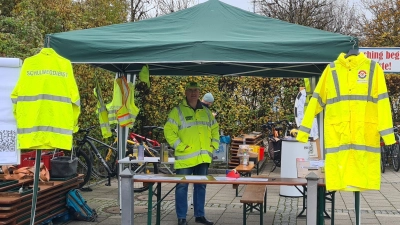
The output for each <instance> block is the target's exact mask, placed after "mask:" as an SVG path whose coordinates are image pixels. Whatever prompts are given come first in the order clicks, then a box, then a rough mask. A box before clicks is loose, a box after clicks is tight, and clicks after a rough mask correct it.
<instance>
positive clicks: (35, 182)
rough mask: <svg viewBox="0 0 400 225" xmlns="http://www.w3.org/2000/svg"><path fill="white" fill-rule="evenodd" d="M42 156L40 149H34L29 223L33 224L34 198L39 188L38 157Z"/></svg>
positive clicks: (34, 212) (35, 198)
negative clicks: (34, 157) (33, 172)
mask: <svg viewBox="0 0 400 225" xmlns="http://www.w3.org/2000/svg"><path fill="white" fill-rule="evenodd" d="M41 158H42V150H40V149H38V150H36V159H35V174H34V179H33V197H32V209H31V220H30V225H34V224H35V214H36V200H37V193H38V189H39V168H40V159H41Z"/></svg>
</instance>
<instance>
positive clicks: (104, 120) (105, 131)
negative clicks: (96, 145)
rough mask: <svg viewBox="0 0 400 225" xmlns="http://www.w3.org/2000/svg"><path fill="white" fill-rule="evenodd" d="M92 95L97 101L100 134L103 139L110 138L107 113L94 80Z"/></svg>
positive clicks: (98, 87) (97, 84) (98, 86)
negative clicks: (94, 85)
mask: <svg viewBox="0 0 400 225" xmlns="http://www.w3.org/2000/svg"><path fill="white" fill-rule="evenodd" d="M94 95H95V96H96V99H97V115H98V116H99V122H100V128H101V134H102V135H103V138H108V137H111V136H112V132H111V128H110V123H109V122H108V112H107V108H106V106H105V104H104V101H103V97H102V95H101V89H100V85H99V82H98V81H97V80H96V87H95V88H94Z"/></svg>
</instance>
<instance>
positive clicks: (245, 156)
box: [240, 153, 250, 166]
mask: <svg viewBox="0 0 400 225" xmlns="http://www.w3.org/2000/svg"><path fill="white" fill-rule="evenodd" d="M249 160H250V156H249V155H248V154H247V153H243V155H242V156H241V157H240V164H242V165H245V166H247V165H249Z"/></svg>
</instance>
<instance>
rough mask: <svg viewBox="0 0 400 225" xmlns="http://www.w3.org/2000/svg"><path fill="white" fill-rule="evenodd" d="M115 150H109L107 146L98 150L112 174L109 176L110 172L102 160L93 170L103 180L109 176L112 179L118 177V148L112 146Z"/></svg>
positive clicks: (97, 162)
mask: <svg viewBox="0 0 400 225" xmlns="http://www.w3.org/2000/svg"><path fill="white" fill-rule="evenodd" d="M112 147H113V148H109V147H107V146H101V147H99V148H98V151H99V153H100V155H101V157H102V158H103V159H104V162H105V164H107V166H108V168H109V169H110V171H111V174H108V171H107V169H106V167H105V166H104V164H103V163H102V162H101V160H100V159H98V160H97V161H95V162H94V164H95V165H96V166H95V168H93V172H94V173H95V174H97V175H98V176H99V177H101V178H106V177H108V176H109V175H110V176H111V177H113V176H116V175H117V174H118V164H117V159H118V153H117V151H116V148H115V147H116V146H114V145H113V146H112Z"/></svg>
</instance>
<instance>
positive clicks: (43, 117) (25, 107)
mask: <svg viewBox="0 0 400 225" xmlns="http://www.w3.org/2000/svg"><path fill="white" fill-rule="evenodd" d="M11 100H12V102H13V113H14V116H15V118H16V120H17V138H18V148H20V149H54V148H60V149H64V150H71V147H72V133H73V132H75V131H77V130H78V129H79V128H78V117H79V114H80V98H79V91H78V87H77V85H76V82H75V77H74V74H73V70H72V65H71V62H70V61H69V60H67V59H65V58H63V57H61V56H60V55H58V54H57V53H56V52H55V51H54V50H53V49H51V48H44V49H42V50H41V51H40V53H39V54H37V55H34V56H32V57H29V58H27V59H25V61H24V64H23V65H22V68H21V72H20V77H19V80H18V83H17V84H16V86H15V87H14V90H13V91H12V93H11Z"/></svg>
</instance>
